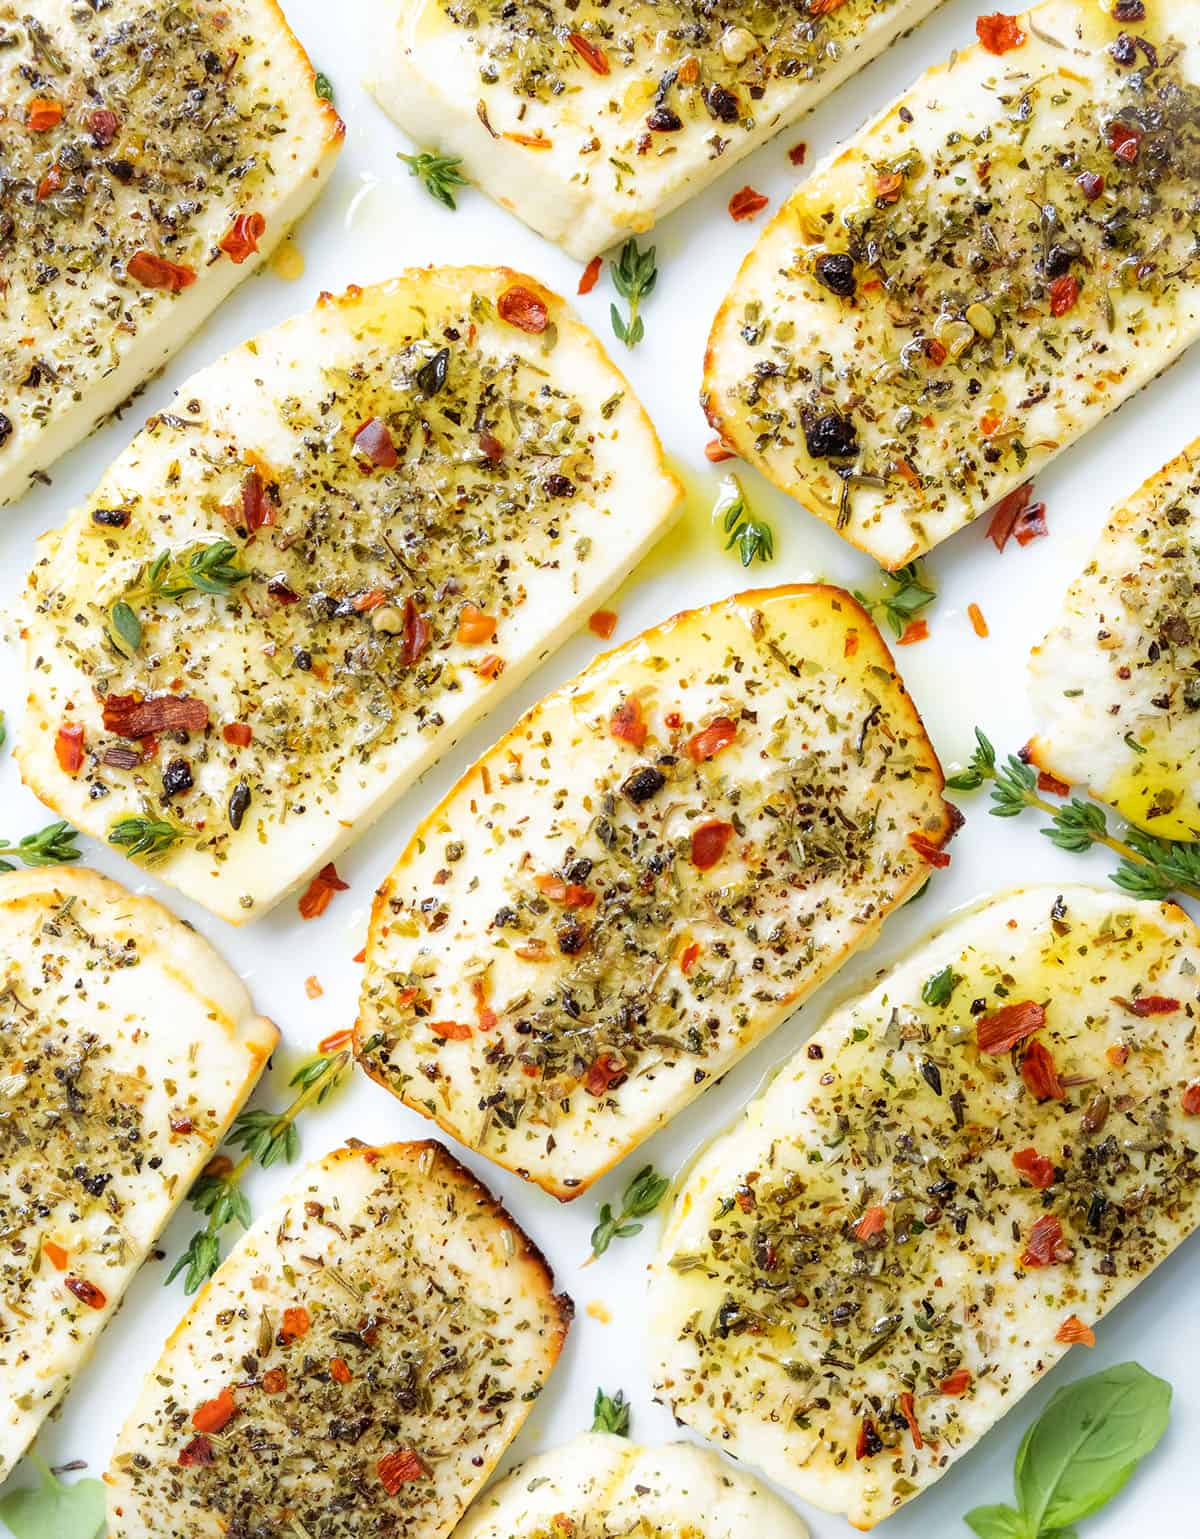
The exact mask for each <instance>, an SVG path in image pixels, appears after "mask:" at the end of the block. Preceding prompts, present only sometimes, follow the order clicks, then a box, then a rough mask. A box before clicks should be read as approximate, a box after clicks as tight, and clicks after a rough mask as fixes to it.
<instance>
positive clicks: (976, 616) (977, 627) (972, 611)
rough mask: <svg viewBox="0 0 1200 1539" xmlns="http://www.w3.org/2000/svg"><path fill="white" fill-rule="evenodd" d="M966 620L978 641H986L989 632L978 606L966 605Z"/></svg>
mask: <svg viewBox="0 0 1200 1539" xmlns="http://www.w3.org/2000/svg"><path fill="white" fill-rule="evenodd" d="M967 618H968V619H969V620H970V622H971V629H972V630H973V631H974V632H975V634H976V635H977V636H978V637H979V639H980V641H986V640H987V638H988V636H989V634H990V632H989V631H988V623H987V621H986V620H985V619H984V618H983V610H982V609H980V607H979V605H978V604H968V605H967Z"/></svg>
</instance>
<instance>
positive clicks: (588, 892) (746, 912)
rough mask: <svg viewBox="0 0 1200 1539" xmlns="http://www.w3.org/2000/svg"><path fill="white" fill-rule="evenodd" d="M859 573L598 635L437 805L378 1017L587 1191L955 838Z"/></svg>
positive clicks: (360, 1043)
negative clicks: (856, 590)
mask: <svg viewBox="0 0 1200 1539" xmlns="http://www.w3.org/2000/svg"><path fill="white" fill-rule="evenodd" d="M941 790H942V773H941V768H940V766H939V764H938V761H937V758H936V757H935V755H934V753H933V750H932V748H931V747H930V744H929V742H928V739H927V738H926V736H925V733H924V731H923V729H922V726H921V722H920V718H919V717H918V715H917V713H916V710H915V709H914V707H913V704H912V702H911V700H910V699H909V698H908V696H907V694H906V693H905V691H904V687H903V685H902V683H901V682H900V680H899V678H898V677H897V676H896V674H895V672H894V671H893V668H892V661H891V658H890V656H889V655H888V651H887V648H886V647H885V646H884V644H883V642H882V640H881V639H880V637H879V634H878V632H877V631H876V630H875V628H874V626H873V625H872V623H871V621H870V619H869V618H868V616H867V615H866V614H865V613H864V612H863V611H862V610H861V609H860V608H859V606H858V605H857V604H856V603H855V602H854V600H853V599H851V598H850V597H849V595H848V594H846V593H843V592H842V591H841V590H840V589H837V588H829V587H821V586H794V587H783V588H775V589H764V590H761V591H758V592H748V593H741V594H737V595H735V596H734V597H732V598H730V599H726V600H724V601H723V602H721V603H718V604H713V605H710V606H709V607H708V608H705V609H697V610H693V611H691V612H689V613H686V614H682V615H678V616H676V618H675V619H673V620H669V621H667V622H666V623H665V624H663V625H660V626H657V627H655V628H654V629H653V630H649V631H647V632H645V633H644V634H643V635H641V636H639V637H637V638H635V639H634V640H633V641H630V642H628V643H627V644H626V645H625V646H622V647H619V648H617V649H616V650H615V651H613V652H610V653H608V654H607V655H605V656H602V657H600V658H598V659H597V660H596V661H595V662H594V663H592V664H591V665H590V666H589V667H588V668H586V669H585V670H584V671H583V672H582V673H581V674H579V675H578V676H577V677H576V678H575V679H574V680H573V681H571V682H570V683H569V684H567V685H566V686H565V687H564V688H562V689H560V690H559V691H557V692H556V693H555V694H552V695H550V696H549V697H548V698H547V699H546V700H544V701H542V703H541V704H540V705H538V706H536V707H535V708H534V709H533V710H532V711H531V712H530V713H529V714H528V715H527V716H525V717H524V718H523V719H522V720H521V721H520V722H518V723H517V725H516V726H515V727H514V728H513V730H512V731H511V732H509V733H508V734H507V735H506V736H505V737H503V738H501V739H500V741H499V742H498V743H497V744H496V746H495V747H494V748H493V749H491V751H490V752H489V753H487V754H486V755H485V756H484V758H483V759H481V760H480V761H479V763H478V764H476V765H475V766H474V768H473V769H471V770H469V771H468V772H467V774H466V775H465V776H464V777H463V778H462V780H460V781H459V783H458V785H457V786H456V787H455V788H454V789H453V790H452V791H451V792H450V793H449V795H448V796H447V797H446V798H445V799H444V800H443V801H442V803H441V805H440V806H438V807H436V808H435V809H434V811H433V812H431V813H430V814H429V816H428V817H427V818H425V819H424V821H423V822H422V823H421V824H420V825H419V826H418V828H417V830H416V832H415V834H414V835H413V838H412V839H411V841H410V842H409V844H408V846H407V848H406V849H405V850H404V853H403V854H402V855H401V856H400V859H399V860H398V861H397V863H396V865H395V867H394V868H393V870H392V872H391V874H390V875H389V877H388V878H387V880H386V881H385V882H384V884H383V886H382V887H381V888H380V890H379V892H378V894H377V895H376V900H375V905H374V909H373V912H372V916H371V926H370V932H369V936H368V940H367V954H366V970H365V973H364V977H363V987H362V996H361V1000H360V1004H359V1018H358V1022H357V1025H356V1040H357V1049H358V1055H359V1060H360V1062H361V1063H362V1064H363V1066H364V1068H366V1070H367V1071H368V1073H369V1074H371V1075H372V1077H373V1078H375V1079H378V1080H379V1082H380V1083H381V1084H383V1085H385V1086H386V1087H387V1088H388V1089H389V1090H391V1091H392V1092H393V1093H394V1094H396V1095H398V1096H399V1097H400V1098H401V1099H402V1100H404V1101H405V1102H406V1103H407V1104H408V1105H409V1106H411V1107H413V1108H414V1109H415V1110H416V1111H419V1112H422V1113H423V1114H424V1115H425V1116H427V1117H432V1118H433V1119H434V1120H435V1121H437V1122H438V1123H440V1124H441V1126H442V1127H444V1128H446V1129H447V1131H449V1132H452V1133H453V1134H454V1136H455V1137H456V1138H458V1139H460V1140H461V1141H462V1142H463V1143H465V1144H467V1145H468V1146H469V1147H471V1148H473V1149H478V1150H479V1151H480V1152H481V1153H483V1154H486V1155H487V1156H488V1158H489V1159H492V1160H495V1161H496V1162H497V1163H498V1164H501V1165H504V1166H506V1167H507V1168H508V1169H510V1170H515V1171H516V1172H517V1173H518V1174H520V1175H522V1176H525V1177H527V1178H528V1179H530V1180H533V1181H536V1182H537V1183H538V1184H539V1185H541V1186H544V1187H545V1188H546V1189H547V1190H548V1191H550V1192H553V1193H554V1194H555V1196H557V1197H559V1198H562V1199H564V1200H566V1199H569V1198H572V1197H575V1196H577V1195H578V1194H579V1193H580V1192H581V1191H583V1190H584V1188H585V1187H587V1186H588V1185H589V1184H590V1183H591V1182H593V1181H595V1180H596V1178H597V1177H598V1176H600V1175H602V1174H603V1173H604V1171H606V1170H607V1169H608V1168H609V1167H610V1166H612V1165H614V1164H615V1163H616V1162H617V1161H618V1160H620V1159H621V1158H623V1156H624V1155H626V1154H627V1153H628V1152H629V1151H630V1150H631V1149H633V1148H636V1147H637V1145H638V1144H639V1143H641V1142H642V1140H643V1139H645V1138H648V1137H649V1136H650V1134H651V1133H653V1132H654V1131H655V1130H656V1129H657V1128H659V1127H661V1126H662V1125H663V1124H664V1123H665V1122H667V1121H668V1120H669V1119H670V1118H671V1117H673V1116H674V1115H675V1114H676V1113H677V1112H678V1111H680V1110H681V1109H682V1108H683V1107H684V1106H686V1105H688V1104H689V1102H691V1101H692V1100H693V1099H694V1098H695V1097H696V1096H698V1095H699V1094H700V1093H701V1091H702V1090H703V1088H704V1087H705V1086H706V1085H708V1084H710V1083H711V1082H712V1081H714V1080H716V1079H719V1078H720V1076H721V1075H722V1074H724V1073H725V1071H726V1070H727V1069H728V1068H729V1067H730V1065H731V1064H733V1063H735V1062H736V1061H737V1059H738V1058H740V1057H741V1056H742V1054H743V1053H745V1052H746V1051H747V1050H748V1049H750V1048H751V1047H753V1046H754V1045H755V1043H757V1042H758V1041H760V1040H761V1039H762V1038H763V1037H764V1036H765V1035H766V1034H767V1033H768V1032H770V1031H772V1030H773V1029H774V1028H775V1027H776V1026H777V1025H778V1024H779V1023H780V1021H782V1020H783V1019H784V1018H785V1017H786V1016H787V1015H789V1014H790V1013H791V1012H792V1010H794V1009H795V1007H796V1005H797V1004H798V1003H799V1002H800V1001H801V1000H802V999H803V998H804V997H805V995H807V994H808V993H809V992H810V991H811V990H812V989H814V988H815V987H816V986H817V985H818V984H819V983H821V982H822V981H823V980H824V979H825V978H827V977H829V975H830V974H831V973H833V972H835V971H836V970H837V968H838V967H839V966H840V965H841V964H842V962H843V961H844V960H845V959H846V957H847V956H848V955H849V954H850V953H851V952H852V951H854V950H855V949H856V948H857V947H859V946H861V945H865V944H868V943H869V942H870V941H872V940H873V939H874V938H875V935H876V934H877V932H878V930H879V927H880V925H881V924H882V923H883V920H884V919H885V918H886V916H887V915H888V913H889V912H890V911H891V910H892V909H893V908H894V907H895V906H896V905H897V904H899V903H902V902H903V901H904V899H905V898H907V897H908V896H909V895H910V894H911V893H912V892H913V891H914V890H915V889H916V888H917V887H919V886H920V885H921V883H922V882H924V880H925V879H926V877H927V875H928V873H929V862H930V861H934V862H944V860H945V859H946V858H948V857H943V856H942V855H941V853H940V847H941V845H942V844H943V843H944V842H945V841H946V840H947V839H948V838H949V837H950V834H951V833H952V832H953V829H954V827H955V822H954V819H955V817H956V814H954V812H953V810H952V809H951V808H950V807H949V806H947V804H946V803H945V802H943V800H942V798H941Z"/></svg>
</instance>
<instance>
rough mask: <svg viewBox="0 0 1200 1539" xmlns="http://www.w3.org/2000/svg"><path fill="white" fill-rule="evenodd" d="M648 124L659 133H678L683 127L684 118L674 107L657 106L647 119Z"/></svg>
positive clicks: (648, 126)
mask: <svg viewBox="0 0 1200 1539" xmlns="http://www.w3.org/2000/svg"><path fill="white" fill-rule="evenodd" d="M646 126H647V128H652V129H653V130H654V132H655V133H657V134H677V133H678V132H679V130H680V129H681V128H682V127H683V119H682V118H681V117H680V116H679V114H678V113H677V112H676V111H675V109H674V108H673V107H655V109H654V111H653V112H652V113H651V114H650V116H649V117H648V118H647V119H646Z"/></svg>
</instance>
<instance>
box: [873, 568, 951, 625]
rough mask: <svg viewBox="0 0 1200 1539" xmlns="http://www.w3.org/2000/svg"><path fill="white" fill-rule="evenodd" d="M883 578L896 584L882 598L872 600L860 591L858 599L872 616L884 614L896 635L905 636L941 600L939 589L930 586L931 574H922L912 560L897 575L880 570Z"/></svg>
mask: <svg viewBox="0 0 1200 1539" xmlns="http://www.w3.org/2000/svg"><path fill="white" fill-rule="evenodd" d="M879 575H880V576H881V577H882V578H883V580H884V581H885V582H887V583H890V584H891V585H892V586H891V587H890V588H889V589H888V590H887V591H885V592H884V594H883V596H882V598H875V599H873V598H870V597H868V596H867V595H866V594H865V593H860V592H858V591H857V589H856V590H855V594H854V597H855V598H856V599H857V600H858V602H859V603H860V604H861V605H862V606H863V608H864V609H865V610H866V611H867V613H868V614H871V615H874V614H876V613H878V612H882V614H883V618H884V620H885V621H886V622H887V625H888V628H889V629H890V630H891V632H892V634H893V636H896V637H900V636H903V635H904V632H905V631H906V630H907V628H908V625H909V623H910V621H912V620H913V619H914V618H915V616H917V615H919V614H920V612H921V611H922V609H927V608H928V607H929V605H930V604H932V603H933V601H934V599H935V598H937V589H936V588H931V587H930V586H929V584H928V581H927V574H926V573H924V572H922V570H921V563H920V562H919V561H910V562H909V563H908V565H907V566H902V567H900V568H899V570H898V571H895V572H889V571H888V570H887V569H886V568H885V567H880V569H879Z"/></svg>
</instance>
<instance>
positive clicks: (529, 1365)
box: [109, 1143, 570, 1539]
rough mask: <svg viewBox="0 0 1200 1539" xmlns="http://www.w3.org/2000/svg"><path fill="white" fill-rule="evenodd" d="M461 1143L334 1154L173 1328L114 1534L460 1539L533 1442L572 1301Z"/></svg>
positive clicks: (124, 1438)
mask: <svg viewBox="0 0 1200 1539" xmlns="http://www.w3.org/2000/svg"><path fill="white" fill-rule="evenodd" d="M551 1289H552V1279H551V1278H550V1274H549V1272H548V1270H547V1268H546V1266H545V1263H544V1262H543V1261H542V1259H541V1257H540V1256H539V1255H538V1254H537V1252H536V1251H535V1250H534V1249H533V1248H532V1246H531V1245H530V1244H529V1242H528V1240H527V1239H526V1238H525V1236H524V1235H523V1234H522V1233H521V1231H520V1230H519V1229H518V1228H517V1226H516V1225H515V1223H513V1221H512V1220H511V1219H510V1218H509V1217H508V1215H507V1214H506V1213H505V1212H504V1210H503V1209H502V1208H500V1207H499V1206H498V1205H497V1204H496V1203H495V1202H494V1200H493V1199H492V1198H491V1197H490V1196H489V1194H488V1193H487V1192H486V1191H485V1190H484V1189H483V1188H482V1187H481V1186H479V1184H478V1183H477V1182H476V1181H475V1180H474V1179H473V1178H472V1177H471V1175H470V1174H469V1173H468V1172H467V1171H466V1170H464V1169H463V1168H462V1166H461V1165H459V1164H458V1163H457V1162H456V1161H455V1160H454V1159H452V1158H451V1156H450V1155H449V1154H447V1152H446V1151H445V1150H444V1149H443V1148H442V1147H441V1146H440V1145H439V1144H433V1143H428V1144H395V1145H392V1146H391V1147H389V1148H385V1149H366V1148H358V1149H355V1150H341V1151H339V1152H337V1153H335V1154H331V1155H329V1156H328V1157H327V1158H326V1159H325V1160H323V1161H322V1162H321V1163H320V1164H318V1165H314V1166H311V1167H310V1168H309V1170H308V1171H307V1172H306V1173H305V1174H304V1175H303V1176H302V1177H301V1179H300V1180H298V1181H296V1182H295V1183H293V1185H292V1187H291V1189H290V1190H289V1191H288V1192H287V1193H285V1194H284V1196H283V1198H282V1200H281V1201H280V1203H279V1204H278V1205H277V1207H276V1208H275V1209H274V1210H273V1211H272V1212H270V1213H267V1214H265V1215H264V1216H263V1218H262V1219H260V1220H259V1221H258V1223H256V1224H255V1226H254V1227H253V1229H251V1230H250V1232H249V1233H248V1234H247V1235H245V1236H244V1237H243V1238H242V1240H241V1241H240V1242H239V1243H238V1245H237V1247H236V1248H235V1249H234V1251H233V1252H232V1254H231V1255H230V1256H229V1258H228V1260H227V1261H226V1262H225V1263H224V1265H223V1266H222V1267H221V1269H220V1271H219V1272H218V1273H217V1275H216V1277H215V1278H214V1279H213V1282H212V1283H211V1284H210V1286H209V1287H208V1288H207V1289H206V1290H205V1291H204V1292H203V1293H202V1294H201V1295H200V1297H199V1298H198V1299H197V1301H196V1303H195V1304H193V1306H192V1308H191V1310H190V1311H189V1313H188V1314H187V1315H186V1316H185V1318H184V1320H183V1322H182V1324H181V1325H180V1326H179V1328H178V1330H177V1331H176V1333H175V1335H174V1336H173V1337H172V1338H171V1339H170V1341H169V1342H168V1343H167V1346H166V1349H165V1351H164V1353H163V1356H162V1357H161V1358H160V1360H159V1362H158V1364H157V1366H156V1368H155V1370H154V1371H153V1372H152V1373H151V1374H150V1375H149V1377H148V1378H147V1380H146V1383H145V1385H144V1387H143V1389H142V1393H141V1397H140V1399H139V1401H138V1403H137V1404H136V1405H135V1407H134V1409H133V1411H132V1412H131V1414H130V1416H129V1419H128V1420H127V1422H126V1424H125V1427H124V1428H123V1430H122V1432H121V1434H120V1436H119V1438H118V1441H117V1447H116V1452H115V1454H114V1456H113V1461H112V1468H111V1470H110V1473H109V1481H110V1485H111V1496H110V1503H109V1533H110V1534H111V1535H112V1539H151V1536H153V1539H196V1536H197V1535H199V1534H205V1535H208V1534H210V1533H211V1534H218V1533H219V1534H222V1535H225V1536H227V1539H243V1536H244V1539H251V1536H252V1539H294V1536H295V1534H296V1532H297V1530H298V1529H299V1530H301V1531H302V1532H304V1533H306V1534H311V1535H314V1536H316V1535H319V1536H320V1539H359V1536H361V1535H363V1534H366V1533H368V1532H370V1533H372V1534H380V1535H387V1536H389V1539H442V1536H444V1535H447V1534H449V1533H450V1531H451V1529H452V1528H453V1527H454V1525H455V1523H456V1522H457V1521H458V1519H459V1517H460V1516H461V1514H462V1511H463V1509H464V1508H465V1506H466V1505H467V1503H468V1502H469V1501H470V1499H471V1496H472V1495H473V1493H474V1492H475V1491H476V1490H477V1489H478V1488H479V1487H480V1486H481V1485H482V1484H483V1482H484V1481H485V1480H486V1479H487V1476H488V1474H489V1473H490V1471H491V1470H492V1468H493V1467H494V1466H495V1464H496V1462H497V1460H498V1459H499V1457H500V1455H501V1454H502V1453H503V1451H504V1449H505V1447H506V1446H507V1445H508V1443H509V1442H510V1441H511V1439H512V1438H513V1437H514V1436H515V1435H516V1433H517V1430H518V1429H519V1428H520V1426H521V1424H522V1422H523V1421H524V1420H525V1417H526V1415H527V1414H528V1412H529V1409H530V1406H531V1404H532V1403H533V1401H534V1400H535V1399H536V1398H537V1396H538V1394H539V1393H540V1391H541V1389H542V1387H543V1385H544V1383H545V1381H546V1378H547V1376H548V1375H549V1373H550V1370H551V1368H553V1366H554V1363H555V1361H556V1359H557V1357H558V1353H559V1349H560V1347H561V1345H562V1341H563V1338H564V1336H565V1334H566V1329H567V1323H568V1321H569V1318H570V1303H569V1301H568V1300H566V1299H565V1298H560V1297H556V1296H555V1295H554V1294H553V1293H552V1291H551Z"/></svg>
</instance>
